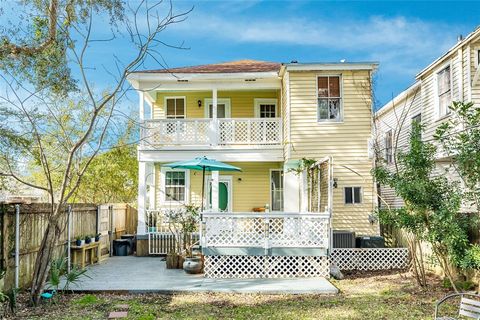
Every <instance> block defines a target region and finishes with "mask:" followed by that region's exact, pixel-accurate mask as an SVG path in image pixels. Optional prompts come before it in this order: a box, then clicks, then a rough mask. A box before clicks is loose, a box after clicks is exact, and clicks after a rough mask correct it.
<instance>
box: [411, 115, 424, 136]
mask: <svg viewBox="0 0 480 320" xmlns="http://www.w3.org/2000/svg"><path fill="white" fill-rule="evenodd" d="M414 123H416V124H418V125H421V124H422V114H421V113H419V114H417V115H416V116H414V117H412V125H413V124H414ZM419 138H420V139H421V138H422V131H421V129H420V132H419Z"/></svg>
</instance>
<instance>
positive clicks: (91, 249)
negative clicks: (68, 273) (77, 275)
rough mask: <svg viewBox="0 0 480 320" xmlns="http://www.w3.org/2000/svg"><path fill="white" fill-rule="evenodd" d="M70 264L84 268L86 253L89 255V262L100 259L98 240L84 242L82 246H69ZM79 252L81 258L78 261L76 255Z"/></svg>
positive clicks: (92, 262)
mask: <svg viewBox="0 0 480 320" xmlns="http://www.w3.org/2000/svg"><path fill="white" fill-rule="evenodd" d="M70 250H71V253H72V264H73V265H78V266H80V267H81V268H82V269H83V268H85V264H86V261H85V259H86V257H87V254H89V255H90V264H94V263H95V262H98V261H100V242H92V243H89V244H84V245H83V246H71V247H70ZM79 254H80V256H81V258H80V259H81V260H80V263H78V262H79V261H78V255H79Z"/></svg>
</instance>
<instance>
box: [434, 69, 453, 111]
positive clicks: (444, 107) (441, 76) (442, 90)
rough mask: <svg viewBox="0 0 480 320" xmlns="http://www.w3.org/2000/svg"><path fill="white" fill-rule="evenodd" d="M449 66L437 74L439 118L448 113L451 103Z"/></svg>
mask: <svg viewBox="0 0 480 320" xmlns="http://www.w3.org/2000/svg"><path fill="white" fill-rule="evenodd" d="M451 81H452V80H451V72H450V66H448V67H446V68H444V69H443V70H442V71H440V72H439V73H437V92H438V114H439V116H440V117H442V116H445V115H447V114H449V113H450V104H451V103H452V85H451Z"/></svg>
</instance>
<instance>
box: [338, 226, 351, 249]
mask: <svg viewBox="0 0 480 320" xmlns="http://www.w3.org/2000/svg"><path fill="white" fill-rule="evenodd" d="M333 248H355V232H352V231H348V230H333Z"/></svg>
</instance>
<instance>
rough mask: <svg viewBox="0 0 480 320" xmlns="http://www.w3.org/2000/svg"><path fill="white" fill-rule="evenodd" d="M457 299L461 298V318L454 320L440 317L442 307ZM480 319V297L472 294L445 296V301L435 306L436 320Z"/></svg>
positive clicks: (453, 319)
mask: <svg viewBox="0 0 480 320" xmlns="http://www.w3.org/2000/svg"><path fill="white" fill-rule="evenodd" d="M455 297H460V305H459V307H458V316H459V317H460V318H453V317H450V316H440V315H439V309H440V306H441V305H442V304H443V303H444V302H446V301H448V300H450V299H452V298H455ZM465 318H467V319H480V295H476V294H471V293H454V294H450V295H447V296H445V297H444V298H443V299H441V300H440V301H438V302H437V304H436V306H435V319H436V320H456V319H465Z"/></svg>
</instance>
